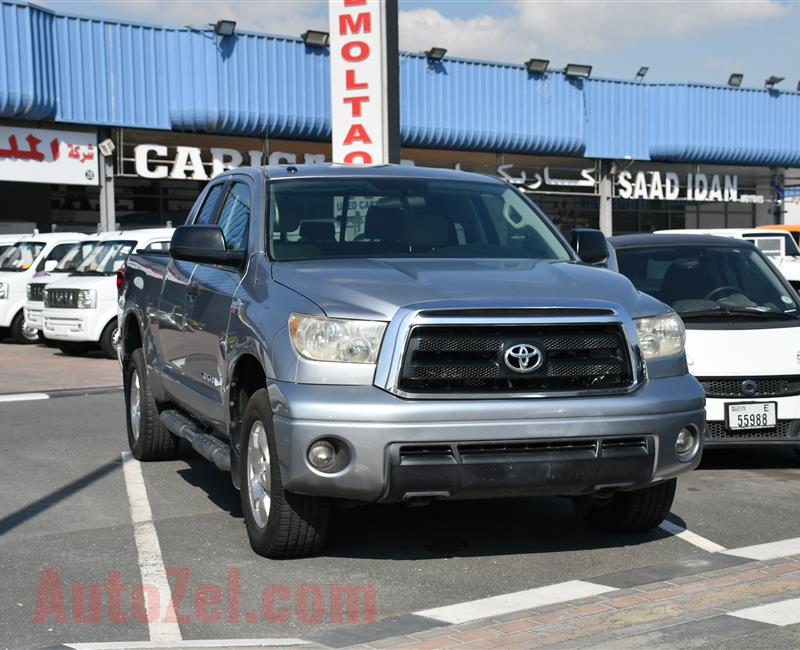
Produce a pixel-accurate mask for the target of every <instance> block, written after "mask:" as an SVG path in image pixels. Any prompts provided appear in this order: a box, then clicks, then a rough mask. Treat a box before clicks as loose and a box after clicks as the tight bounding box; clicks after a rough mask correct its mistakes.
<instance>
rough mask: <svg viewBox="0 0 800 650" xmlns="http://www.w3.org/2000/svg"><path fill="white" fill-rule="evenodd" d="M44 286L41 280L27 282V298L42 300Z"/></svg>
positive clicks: (34, 300)
mask: <svg viewBox="0 0 800 650" xmlns="http://www.w3.org/2000/svg"><path fill="white" fill-rule="evenodd" d="M44 287H45V285H44V284H43V283H41V282H30V283H28V300H30V301H31V302H42V300H44Z"/></svg>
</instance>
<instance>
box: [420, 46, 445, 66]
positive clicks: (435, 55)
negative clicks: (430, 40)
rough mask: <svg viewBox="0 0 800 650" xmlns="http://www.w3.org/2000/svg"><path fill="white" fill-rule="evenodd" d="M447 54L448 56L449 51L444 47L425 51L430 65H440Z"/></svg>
mask: <svg viewBox="0 0 800 650" xmlns="http://www.w3.org/2000/svg"><path fill="white" fill-rule="evenodd" d="M445 54H447V50H446V49H445V48H443V47H432V48H431V49H429V50H425V58H426V59H428V63H438V62H439V61H441V60H442V59H443V58H444V55H445Z"/></svg>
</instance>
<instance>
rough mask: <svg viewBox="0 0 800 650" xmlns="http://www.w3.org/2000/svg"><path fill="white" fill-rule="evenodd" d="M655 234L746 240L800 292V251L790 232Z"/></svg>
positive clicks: (706, 230)
mask: <svg viewBox="0 0 800 650" xmlns="http://www.w3.org/2000/svg"><path fill="white" fill-rule="evenodd" d="M655 234H674V235H680V234H685V235H717V236H719V237H734V238H736V239H745V240H747V241H749V242H752V243H753V244H755V245H756V246H757V247H758V248H759V250H761V252H762V253H764V254H765V255H766V256H767V257H769V259H770V260H771V261H772V262H773V264H775V266H777V267H778V269H779V270H780V272H781V273H782V274H783V276H784V277H785V278H786V279H787V280H788V281H789V284H791V285H792V287H793V288H794V289H795V290H800V250H798V248H797V244H796V242H795V240H794V237H792V235H791V234H789V233H788V232H776V231H772V230H758V229H755V228H704V229H698V230H656V232H655Z"/></svg>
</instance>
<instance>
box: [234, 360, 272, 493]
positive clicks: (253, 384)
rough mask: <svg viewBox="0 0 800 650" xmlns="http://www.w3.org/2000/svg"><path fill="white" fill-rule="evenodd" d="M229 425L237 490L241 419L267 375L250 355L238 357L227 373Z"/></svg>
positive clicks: (263, 386)
mask: <svg viewBox="0 0 800 650" xmlns="http://www.w3.org/2000/svg"><path fill="white" fill-rule="evenodd" d="M228 379H229V401H228V404H229V409H230V411H229V420H228V421H229V423H230V445H231V478H232V479H233V482H234V485H236V487H237V488H238V487H239V485H238V481H239V462H240V452H241V446H242V418H243V417H244V412H245V409H246V408H247V402H248V400H249V399H250V396H251V395H252V394H253V393H255V392H256V391H257V390H259V389H261V388H266V385H267V374H266V372H264V367H263V365H262V363H261V361H260V360H259V359H258V358H257V357H256V356H254V355H252V354H250V353H244V354H242V355H241V356H239V357H238V358H237V359H236V360H235V361H234V363H233V365H232V366H231V369H230V372H229V376H228Z"/></svg>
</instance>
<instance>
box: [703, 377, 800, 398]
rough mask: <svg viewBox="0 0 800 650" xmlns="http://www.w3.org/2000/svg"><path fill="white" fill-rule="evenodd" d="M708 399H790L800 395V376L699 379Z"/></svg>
mask: <svg viewBox="0 0 800 650" xmlns="http://www.w3.org/2000/svg"><path fill="white" fill-rule="evenodd" d="M697 381H699V382H700V383H701V384H702V385H703V390H705V391H706V397H788V396H790V395H800V376H798V375H789V376H786V377H698V378H697Z"/></svg>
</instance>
